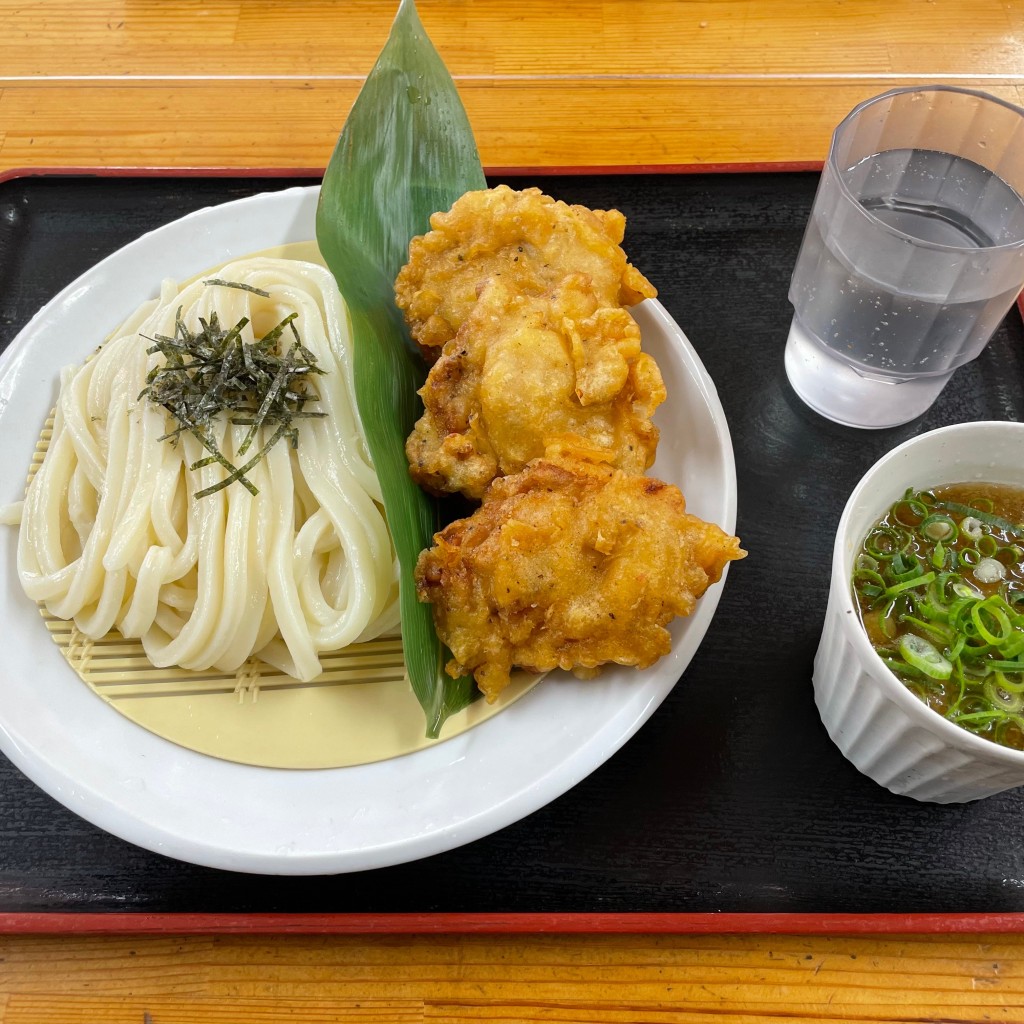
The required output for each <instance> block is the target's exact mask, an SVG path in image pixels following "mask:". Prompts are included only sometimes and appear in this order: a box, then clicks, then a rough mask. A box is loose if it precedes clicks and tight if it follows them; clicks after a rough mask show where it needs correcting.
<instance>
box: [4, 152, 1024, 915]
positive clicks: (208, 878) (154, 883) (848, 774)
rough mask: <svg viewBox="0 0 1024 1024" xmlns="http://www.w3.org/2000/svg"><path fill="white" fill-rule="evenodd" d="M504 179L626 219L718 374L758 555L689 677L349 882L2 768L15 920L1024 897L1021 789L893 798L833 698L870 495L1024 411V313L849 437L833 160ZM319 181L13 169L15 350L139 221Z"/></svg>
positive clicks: (1009, 906)
mask: <svg viewBox="0 0 1024 1024" xmlns="http://www.w3.org/2000/svg"><path fill="white" fill-rule="evenodd" d="M502 180H505V181H507V182H508V183H509V184H512V185H513V186H515V187H523V186H526V185H533V184H536V185H540V186H541V187H542V188H543V189H544V190H545V191H547V192H548V193H549V194H552V195H554V196H556V197H557V198H559V199H564V200H566V201H568V202H577V203H583V204H585V205H587V206H591V207H608V206H614V207H617V208H619V209H621V210H622V211H623V212H624V213H625V214H626V216H627V234H626V250H627V252H628V253H629V256H630V259H631V261H632V262H633V263H635V264H636V265H637V266H638V267H639V268H640V269H641V270H642V271H643V272H644V273H645V274H646V275H647V276H648V277H649V278H650V279H651V280H652V281H653V282H654V283H655V284H656V286H657V287H658V289H659V292H660V298H661V300H662V302H663V303H664V304H665V306H666V307H667V309H668V311H669V313H671V314H672V316H673V317H674V318H675V319H676V321H677V322H678V323H679V324H680V325H681V326H682V328H683V330H684V331H685V332H686V333H687V335H688V337H689V338H690V340H691V342H692V343H693V345H694V347H695V348H696V349H697V352H698V353H699V355H700V357H701V359H702V360H703V362H704V365H705V366H706V367H707V370H708V372H709V373H710V374H711V377H712V378H713V380H714V381H715V383H716V385H717V387H718V391H719V395H720V397H721V401H722V405H723V407H724V409H725V413H726V416H727V417H728V420H729V426H730V429H731V431H732V439H733V445H734V448H735V453H736V463H737V472H738V478H739V518H738V523H737V532H738V534H739V535H740V537H741V538H742V540H743V544H744V547H745V548H746V549H747V550H748V551H749V552H750V554H749V557H748V558H747V559H746V560H745V561H744V562H741V563H739V564H737V565H736V566H734V567H733V568H732V569H731V570H730V576H729V579H728V582H727V584H726V587H725V591H724V594H723V596H722V600H721V603H720V605H719V608H718V612H717V614H716V616H715V619H714V621H713V623H712V625H711V628H710V630H709V632H708V634H707V636H706V638H705V640H704V642H703V644H702V646H701V648H700V650H699V651H698V653H697V655H696V656H695V657H694V659H693V661H692V663H691V665H690V667H689V669H688V670H687V672H686V673H685V675H684V677H683V678H682V680H681V681H680V683H679V684H678V685H677V686H676V688H675V690H674V691H673V692H672V694H671V695H670V696H669V697H668V699H667V700H666V701H665V703H664V704H663V705H662V706H661V708H660V709H659V710H658V711H657V712H656V713H655V715H654V717H653V718H652V719H651V720H650V722H648V724H647V725H645V726H644V727H643V728H642V729H641V730H640V732H639V733H638V734H637V735H636V737H634V738H633V739H632V740H631V741H630V742H629V743H628V744H627V745H626V746H625V747H624V748H623V749H622V750H621V751H620V752H619V753H617V754H616V755H614V756H613V757H612V758H611V759H610V760H609V761H608V762H607V763H606V764H604V765H603V766H602V767H601V768H600V769H598V770H597V771H596V772H594V773H593V775H591V776H590V777H589V778H587V779H586V780H584V781H583V782H582V783H581V784H580V785H578V786H576V787H575V788H574V789H572V790H571V791H569V792H568V793H566V794H565V795H564V796H562V797H561V798H559V799H558V800H556V801H554V802H553V803H551V804H549V805H548V806H547V807H545V808H543V809H541V810H540V811H538V812H536V813H535V814H533V815H531V816H530V817H528V818H526V819H525V820H523V821H521V822H519V823H518V824H515V825H513V826H510V827H508V828H506V829H504V830H503V831H501V832H498V833H496V834H494V835H492V836H490V837H488V838H485V839H482V840H479V841H477V842H475V843H472V844H470V845H468V846H464V847H461V848H459V849H456V850H453V851H451V852H449V853H446V854H442V855H440V856H436V857H433V858H430V859H427V860H422V861H419V862H416V863H412V864H407V865H403V866H398V867H392V868H385V869H381V870H378V871H372V872H365V873H360V874H351V875H339V876H332V877H326V878H277V877H261V878H254V877H253V876H250V875H241V874H237V875H236V874H231V873H228V872H222V871H216V870H212V869H207V868H200V867H194V866H191V865H188V864H183V863H179V862H177V861H173V860H169V859H166V858H163V857H160V856H159V855H156V854H153V853H149V852H146V851H144V850H141V849H138V848H135V847H133V846H131V845H129V844H128V843H125V842H123V841H121V840H120V839H116V838H114V837H113V836H110V835H107V834H106V833H104V832H102V831H100V830H99V829H97V828H95V827H94V826H92V825H90V824H88V823H87V822H85V821H83V820H81V819H80V818H78V817H76V816H75V815H74V814H72V813H71V812H70V811H68V810H66V809H65V808H64V807H63V806H61V805H59V804H58V803H56V802H55V801H54V800H52V799H51V798H50V797H49V796H47V795H45V794H44V793H42V792H41V791H40V790H39V789H37V788H36V787H35V785H33V784H32V783H31V782H29V781H28V780H27V779H26V778H25V777H24V776H22V775H21V774H20V773H19V772H18V771H17V770H16V769H15V768H14V767H13V766H11V765H10V764H9V763H8V762H7V761H6V760H3V759H0V915H3V914H18V913H20V912H26V911H50V912H68V911H74V912H80V911H102V912H109V911H129V912H134V913H136V914H153V913H161V912H173V913H178V914H196V913H210V912H212V913H224V914H242V915H244V914H253V913H267V914H282V913H291V914H312V913H316V914H361V915H388V914H394V913H406V914H441V915H451V914H456V915H465V914H491V915H494V914H505V913H532V914H543V915H557V914H572V913H604V914H612V915H614V914H628V913H633V912H641V913H652V912H662V913H672V914H679V913H694V914H704V913H723V912H724V913H726V914H729V913H737V912H747V913H749V912H758V913H766V914H779V913H800V914H814V915H817V914H831V913H842V914H879V913H890V914H910V913H937V914H943V915H948V914H958V913H961V914H962V913H967V914H993V913H994V914H1005V913H1015V912H1021V911H1024V823H1022V822H1024V791H1015V792H1011V793H1007V794H1003V795H1001V796H997V797H992V798H989V799H987V800H983V801H980V802H977V803H973V804H967V805H959V806H956V805H954V806H936V805H928V804H918V803H916V802H914V801H912V800H908V799H905V798H900V797H896V796H893V795H891V794H890V793H888V792H887V791H886V790H884V789H881V788H880V787H878V786H877V785H876V784H875V783H873V782H871V781H870V780H869V779H867V778H864V777H863V776H861V775H860V774H859V773H858V772H857V771H856V770H855V769H854V768H853V767H852V766H851V765H850V764H848V763H847V762H846V761H845V760H844V758H843V757H842V755H841V754H840V753H839V751H838V750H837V749H836V748H835V747H834V746H833V745H832V743H831V741H830V740H829V738H828V736H827V735H826V733H825V731H824V728H823V727H822V725H821V722H820V720H819V718H818V714H817V711H816V709H815V706H814V701H813V694H812V689H811V665H812V660H813V657H814V651H815V648H816V646H817V641H818V636H819V631H820V628H821V623H822V619H823V616H824V610H825V602H826V596H827V591H828V583H829V570H830V561H831V550H832V542H833V536H834V531H835V527H836V524H837V523H838V520H839V516H840V513H841V510H842V508H843V505H844V503H845V501H846V498H847V496H848V495H849V493H850V491H851V489H852V488H853V486H854V485H855V484H856V482H857V480H858V479H859V478H860V477H861V475H862V474H863V473H864V471H865V470H866V469H867V468H868V467H869V466H870V465H871V464H872V463H873V462H874V461H875V460H876V459H877V458H878V457H879V456H881V455H882V454H884V453H885V452H886V451H888V450H889V449H890V448H892V447H894V446H895V445H897V444H899V443H900V442H902V441H904V440H905V439H907V438H908V437H911V436H913V435H914V434H917V433H920V432H922V431H924V430H929V429H932V428H934V427H938V426H942V425H945V424H949V423H956V422H961V421H966V420H977V419H1012V420H1019V419H1021V417H1022V413H1024V346H1022V342H1024V329H1022V324H1021V320H1020V316H1019V314H1018V313H1017V311H1016V310H1014V311H1013V312H1012V313H1011V315H1010V317H1009V318H1008V320H1007V322H1006V323H1005V324H1004V325H1003V326H1002V327H1001V328H1000V330H999V331H998V333H997V335H996V337H995V339H994V340H993V341H992V343H991V344H990V345H989V347H988V348H987V350H986V351H985V353H984V354H983V355H982V356H981V357H980V358H979V359H978V360H976V361H975V362H974V363H971V364H970V365H968V366H966V367H964V368H962V369H961V370H959V371H957V373H956V374H955V376H954V377H953V380H952V381H951V382H950V384H949V385H948V386H947V388H946V389H945V391H944V393H943V394H942V396H941V397H940V398H939V400H938V402H937V403H936V404H935V406H934V407H933V408H932V409H931V410H930V411H929V412H928V413H927V414H926V415H925V416H924V417H922V418H921V419H919V420H917V421H915V422H913V423H910V424H908V425H906V426H903V427H899V428H896V429H891V430H882V431H858V430H852V429H847V428H844V427H839V426H836V425H835V424H832V423H830V422H828V421H826V420H824V419H822V418H821V417H819V416H817V415H816V414H815V413H813V412H811V411H810V410H809V409H808V408H806V406H804V405H803V404H802V403H801V402H800V400H799V399H798V398H797V397H796V396H795V394H794V393H793V391H792V389H791V388H790V386H789V384H788V382H787V380H786V376H785V372H784V369H783V363H782V358H783V349H784V346H785V341H786V335H787V332H788V328H789V321H790V316H791V309H790V306H789V304H788V302H787V299H786V293H787V289H788V284H789V275H790V272H791V269H792V266H793V262H794V260H795V257H796V253H797V249H798V248H799V245H800V239H801V236H802V233H803V228H804V225H805V223H806V219H807V215H808V212H809V210H810V207H811V201H812V199H813V196H814V190H815V187H816V184H817V175H816V174H814V173H773V172H764V171H758V172H753V173H731V174H707V175H704V174H671V175H670V174H666V175H628V176H592V177H575V176H561V175H560V176H548V177H544V176H540V175H538V176H536V177H517V178H504V179H502ZM310 183H311V182H310V180H309V179H288V178H279V177H274V178H264V177H258V176H257V177H237V178H228V177H212V178H211V177H165V176H159V175H157V176H149V175H146V176H134V177H133V176H103V177H84V176H61V175H45V176H33V175H23V176H14V177H11V178H9V179H8V180H6V181H4V182H2V183H0V347H2V346H5V345H6V344H7V343H8V342H9V341H10V340H11V339H12V338H13V337H14V335H15V334H16V333H17V331H18V330H19V329H20V328H21V327H22V326H23V325H24V324H25V323H26V322H27V321H28V319H29V318H30V317H31V316H32V314H33V313H35V311H36V310H37V309H38V308H39V307H40V306H41V305H42V304H43V303H44V302H46V301H47V300H48V299H49V298H51V297H52V296H53V295H54V294H55V293H56V292H57V291H58V290H59V289H60V288H62V287H63V286H64V285H65V284H67V283H68V282H69V281H71V280H73V279H74V278H75V277H77V276H78V275H79V274H80V273H81V272H83V271H84V270H86V269H87V268H88V267H89V266H91V265H92V264H93V263H95V262H96V261H97V260H99V259H101V258H102V257H104V256H106V255H107V254H108V253H110V252H112V251H113V250H115V249H117V248H119V247H120V246H121V245H123V244H125V243H126V242H128V241H130V240H131V239H133V238H135V237H137V236H138V235H139V234H141V233H142V232H144V231H147V230H149V229H151V228H153V227H156V226H159V225H160V224H163V223H166V222H167V221H170V220H172V219H175V218H177V217H179V216H181V215H183V214H185V213H188V212H190V211H192V210H195V209H198V208H200V207H203V206H208V205H211V204H215V203H219V202H223V201H227V200H230V199H236V198H239V197H242V196H245V195H249V194H252V193H255V192H261V191H267V190H275V189H278V188H285V187H289V186H291V185H295V184H310ZM54 369H55V370H56V369H57V368H56V367H55V368H54ZM2 628H3V624H2V623H0V630H2Z"/></svg>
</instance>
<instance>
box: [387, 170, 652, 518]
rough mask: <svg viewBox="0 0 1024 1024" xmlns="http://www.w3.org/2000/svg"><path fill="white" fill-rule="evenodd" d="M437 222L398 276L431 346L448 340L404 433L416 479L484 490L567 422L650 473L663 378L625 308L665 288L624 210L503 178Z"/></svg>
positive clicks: (421, 337)
mask: <svg viewBox="0 0 1024 1024" xmlns="http://www.w3.org/2000/svg"><path fill="white" fill-rule="evenodd" d="M431 224H432V225H433V227H434V230H433V231H431V232H430V233H429V234H427V235H424V236H423V237H421V238H416V239H414V240H413V242H412V244H411V246H410V258H409V263H408V264H407V266H406V267H404V268H403V270H402V271H401V273H400V274H399V276H398V280H397V282H396V286H395V289H396V296H397V300H398V304H399V305H400V306H401V307H402V308H404V309H405V311H406V318H407V321H408V323H409V325H410V329H411V331H412V334H413V336H414V337H415V338H416V339H417V341H419V343H420V344H421V346H423V347H425V348H427V349H429V350H431V351H433V352H434V353H435V354H436V353H437V347H436V346H438V345H442V344H443V346H444V347H443V350H442V353H441V355H440V357H439V358H438V359H437V362H435V364H434V366H433V367H432V368H431V371H430V374H429V376H428V378H427V382H426V385H425V386H424V388H423V390H422V391H421V392H420V394H421V396H422V397H423V403H424V406H425V411H424V415H423V417H422V418H421V419H420V420H419V422H418V423H417V424H416V427H415V430H414V431H413V433H412V435H411V436H410V437H409V439H408V443H407V444H406V455H407V457H408V460H409V466H410V470H411V473H412V476H413V478H414V479H415V480H416V481H417V482H418V483H419V484H421V485H422V486H423V487H426V488H427V489H428V490H431V491H433V492H435V493H444V492H455V491H459V492H461V493H463V494H464V495H466V496H467V497H470V498H480V497H481V496H482V495H483V492H484V490H485V489H486V487H487V485H488V484H489V483H490V482H491V480H493V479H494V478H495V477H496V476H502V475H505V474H508V473H515V472H518V471H519V470H520V469H522V468H523V466H525V465H526V463H527V462H529V461H530V460H531V459H534V458H537V457H539V456H541V455H543V453H544V450H545V447H546V445H547V444H548V443H549V442H552V441H557V439H558V438H560V437H563V436H565V435H568V434H572V435H577V436H580V437H583V438H585V439H586V442H587V443H588V444H589V445H592V446H595V447H599V448H602V449H604V450H605V451H607V452H608V453H609V454H610V458H611V461H612V462H613V463H614V465H616V466H617V467H618V468H620V469H622V470H624V471H626V472H627V473H643V472H644V471H645V470H646V469H647V467H648V466H650V465H651V463H652V462H653V461H654V453H655V449H656V447H657V444H658V432H657V429H656V428H655V427H654V425H653V424H652V423H651V416H652V415H653V413H654V410H655V409H656V408H657V407H658V405H659V404H660V403H661V402H662V401H664V398H665V387H664V384H663V382H662V379H661V373H660V372H659V370H658V367H657V364H656V363H655V362H654V360H653V359H652V358H651V357H650V356H648V355H646V354H644V353H642V352H641V351H640V329H639V327H638V326H637V324H636V321H634V320H633V318H632V317H631V316H630V314H629V313H628V312H627V311H626V310H625V309H624V308H623V305H625V304H632V303H635V302H638V301H640V300H641V299H642V298H645V297H648V296H653V295H654V294H655V290H654V288H653V287H652V286H651V285H650V284H649V282H648V281H647V280H646V278H644V277H643V275H641V274H640V273H639V272H638V271H637V270H635V269H634V268H633V267H631V266H630V265H629V264H628V263H627V262H626V256H625V253H624V252H623V251H622V249H621V248H620V246H619V244H618V243H619V242H621V241H622V235H623V231H624V228H625V218H623V216H622V214H620V213H619V212H618V211H616V210H611V211H601V210H598V211H591V210H588V209H586V208H585V207H582V206H567V205H566V204H565V203H562V202H555V200H553V199H550V198H549V197H548V196H545V195H542V194H541V192H540V191H539V190H538V189H527V190H526V191H524V192H514V191H513V190H512V189H510V188H508V187H506V186H499V187H498V188H495V189H491V190H489V191H486V192H470V193H467V194H466V195H464V196H463V197H462V198H461V199H459V200H458V201H457V202H456V203H455V205H454V206H453V207H452V209H451V210H450V211H449V212H448V213H442V214H435V216H434V217H433V218H431Z"/></svg>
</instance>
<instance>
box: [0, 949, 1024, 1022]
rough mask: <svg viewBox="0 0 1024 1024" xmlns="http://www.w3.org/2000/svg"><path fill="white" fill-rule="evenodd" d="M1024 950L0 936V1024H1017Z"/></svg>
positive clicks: (1023, 994)
mask: <svg viewBox="0 0 1024 1024" xmlns="http://www.w3.org/2000/svg"><path fill="white" fill-rule="evenodd" d="M1020 951H1021V943H1020V941H1019V940H1017V939H1015V938H1012V939H1007V938H1006V937H1005V936H1001V937H996V936H978V937H976V938H973V939H971V940H967V941H965V940H963V939H953V938H941V937H936V938H930V939H927V940H925V939H915V938H911V937H906V938H902V939H896V940H892V939H890V940H884V941H883V940H879V939H865V938H843V937H831V938H820V937H819V938H801V937H798V936H793V937H784V936H773V937H770V938H769V937H730V936H715V937H712V936H703V937H686V936H631V935H616V936H586V937H582V936H576V937H571V936H568V937H567V936H533V937H522V936H517V937H515V938H502V937H482V936H446V937H425V936H424V937H415V936H402V937H400V936H390V937H389V936H364V937H352V936H347V937H345V936H319V937H312V936H306V937H303V936H277V937H272V938H267V937H259V936H236V937H233V938H231V939H227V938H225V937H214V936H211V937H201V936H193V937H188V938H182V937H175V936H164V937H159V938H158V937H151V938H149V939H147V940H145V941H140V940H139V939H138V938H131V937H123V938H119V937H106V938H92V939H87V938H71V937H64V938H60V937H54V936H37V937H31V938H30V937H21V938H16V939H7V940H0V957H2V958H3V959H2V961H0V963H2V968H3V970H2V972H0V1022H3V1024H54V1022H61V1024H143V1022H147V1024H203V1022H224V1024H229V1022H230V1024H246V1022H257V1021H277V1020H282V1019H285V1017H287V1019H288V1020H290V1021H291V1020H296V1021H303V1022H310V1024H312V1022H320V1021H323V1022H327V1021H336V1020H337V1021H349V1020H351V1021H381V1022H410V1024H411V1022H417V1021H423V1020H429V1021H433V1022H438V1024H440V1022H445V1021H451V1022H456V1021H459V1022H465V1021H491V1022H499V1021H500V1022H513V1021H560V1022H570V1021H571V1022H605V1021H607V1022H612V1021H622V1022H625V1021H629V1022H645V1024H646V1022H650V1024H655V1022H657V1024H662V1022H669V1021H685V1022H688V1024H712V1022H714V1024H723V1022H728V1024H755V1022H756V1024H785V1022H796V1021H801V1022H804V1021H844V1022H845V1021H858V1022H859V1021H877V1022H881V1021H886V1022H888V1021H892V1022H895V1021H907V1020H915V1021H947V1022H954V1021H955V1022H963V1021H1020V1020H1022V1019H1024V1009H1022V1007H1024V963H1022V961H1021V957H1020Z"/></svg>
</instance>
